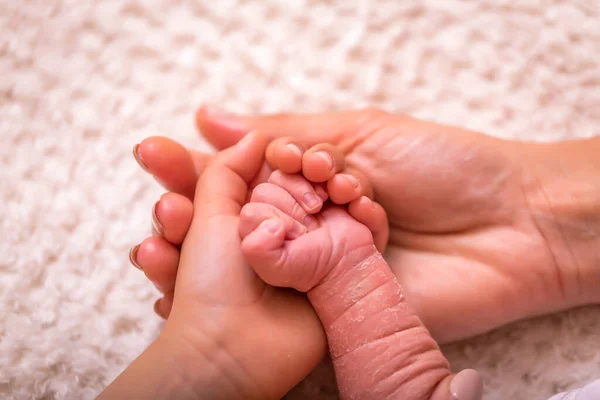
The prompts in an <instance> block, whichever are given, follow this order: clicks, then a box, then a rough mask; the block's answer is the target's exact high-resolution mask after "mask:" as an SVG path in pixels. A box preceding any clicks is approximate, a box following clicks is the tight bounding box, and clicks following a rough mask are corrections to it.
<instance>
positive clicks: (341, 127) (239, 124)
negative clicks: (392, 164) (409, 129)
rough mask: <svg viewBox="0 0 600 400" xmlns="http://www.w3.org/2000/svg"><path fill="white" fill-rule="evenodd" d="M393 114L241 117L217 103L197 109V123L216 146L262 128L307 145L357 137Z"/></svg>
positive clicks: (274, 135) (359, 112)
mask: <svg viewBox="0 0 600 400" xmlns="http://www.w3.org/2000/svg"><path fill="white" fill-rule="evenodd" d="M390 117H392V116H391V115H390V114H387V113H386V112H384V111H381V110H379V109H375V108H366V109H361V110H350V111H336V112H325V113H319V114H274V115H264V116H242V115H236V114H232V113H230V112H227V111H225V110H222V109H220V108H218V107H214V106H202V107H200V108H199V109H198V111H197V112H196V126H197V128H198V130H199V131H200V132H201V133H202V135H203V136H204V137H205V138H206V139H207V140H208V141H209V142H210V143H211V144H212V145H213V146H215V147H216V148H217V149H219V150H220V149H224V148H227V147H230V146H232V145H234V144H235V143H237V142H238V141H239V140H240V139H241V138H242V137H244V136H245V135H246V134H247V133H248V132H251V131H255V130H256V131H259V132H261V133H262V134H263V135H265V136H267V138H268V139H275V138H279V137H284V136H286V137H287V136H289V137H293V138H297V139H299V140H301V141H303V142H304V143H306V144H307V145H309V146H310V145H313V144H317V143H331V144H335V145H338V144H340V143H341V141H342V140H348V139H349V138H351V137H352V136H358V134H359V133H361V132H360V131H361V129H363V128H366V129H370V127H372V128H375V127H377V126H381V125H383V124H384V123H385V122H387V120H388V119H389V118H390Z"/></svg>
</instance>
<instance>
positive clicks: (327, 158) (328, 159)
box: [315, 151, 333, 169]
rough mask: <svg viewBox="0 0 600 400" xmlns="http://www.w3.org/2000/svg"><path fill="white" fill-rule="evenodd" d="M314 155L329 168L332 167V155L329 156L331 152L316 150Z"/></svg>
mask: <svg viewBox="0 0 600 400" xmlns="http://www.w3.org/2000/svg"><path fill="white" fill-rule="evenodd" d="M315 155H316V156H317V157H320V158H321V159H322V160H323V161H325V162H326V163H327V167H329V169H332V168H333V157H331V154H329V153H327V152H326V151H317V152H315Z"/></svg>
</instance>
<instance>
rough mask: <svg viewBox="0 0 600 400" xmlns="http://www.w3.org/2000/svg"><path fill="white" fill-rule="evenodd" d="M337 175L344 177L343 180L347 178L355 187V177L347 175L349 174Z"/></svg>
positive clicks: (356, 183) (356, 180) (356, 185)
mask: <svg viewBox="0 0 600 400" xmlns="http://www.w3.org/2000/svg"><path fill="white" fill-rule="evenodd" d="M339 176H341V177H342V178H344V179H345V180H347V181H348V182H350V184H351V185H352V186H353V187H355V188H357V187H358V179H356V178H355V177H354V176H352V175H349V174H340V175H339Z"/></svg>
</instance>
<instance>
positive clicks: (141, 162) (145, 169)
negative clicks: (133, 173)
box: [133, 143, 148, 172]
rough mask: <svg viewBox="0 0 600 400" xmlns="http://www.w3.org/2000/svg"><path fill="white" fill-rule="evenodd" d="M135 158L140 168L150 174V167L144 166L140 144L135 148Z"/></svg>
mask: <svg viewBox="0 0 600 400" xmlns="http://www.w3.org/2000/svg"><path fill="white" fill-rule="evenodd" d="M133 158H135V161H137V163H138V164H139V165H140V167H142V169H143V170H144V171H146V172H148V167H147V166H146V164H144V160H143V159H142V155H141V154H140V144H139V143H138V144H136V145H135V146H133Z"/></svg>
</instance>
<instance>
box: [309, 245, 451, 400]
mask: <svg viewBox="0 0 600 400" xmlns="http://www.w3.org/2000/svg"><path fill="white" fill-rule="evenodd" d="M348 263H349V261H348V260H344V261H342V263H341V264H340V265H338V266H336V267H335V270H334V271H332V272H334V273H332V274H330V275H329V278H327V279H326V280H324V281H323V282H321V283H320V284H319V285H317V286H316V287H314V288H313V289H312V290H311V291H309V292H308V298H309V300H310V302H311V303H312V305H313V307H314V309H315V310H316V312H317V314H318V316H319V318H320V319H321V322H322V323H323V326H324V327H325V332H326V334H327V340H328V343H329V348H330V353H331V358H332V361H333V365H334V368H335V371H336V377H337V381H338V386H339V389H340V395H341V398H342V399H375V398H376V399H397V398H400V397H398V395H399V394H400V393H401V394H402V396H403V397H402V398H407V399H409V398H410V399H416V400H418V399H430V398H431V395H432V393H433V391H434V389H435V388H436V386H437V385H438V383H439V382H440V381H441V380H442V379H444V378H445V377H447V376H449V375H450V370H449V366H448V363H447V361H446V359H445V358H444V357H443V355H442V353H441V352H440V351H439V347H438V346H437V343H436V342H435V341H434V340H433V339H432V338H431V336H430V335H429V333H428V331H427V329H426V328H425V327H424V326H423V324H422V323H421V321H420V320H419V318H418V317H417V316H415V315H414V314H413V312H412V310H411V309H410V307H409V305H408V303H406V302H405V301H404V294H403V290H402V287H401V286H400V284H399V283H398V281H397V280H396V278H395V276H394V274H393V273H392V272H391V270H390V268H389V266H388V265H387V263H386V262H385V260H384V259H383V257H382V256H381V254H379V253H378V252H375V253H373V254H372V255H370V256H368V257H367V258H365V259H363V260H362V261H360V262H358V263H350V264H348Z"/></svg>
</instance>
